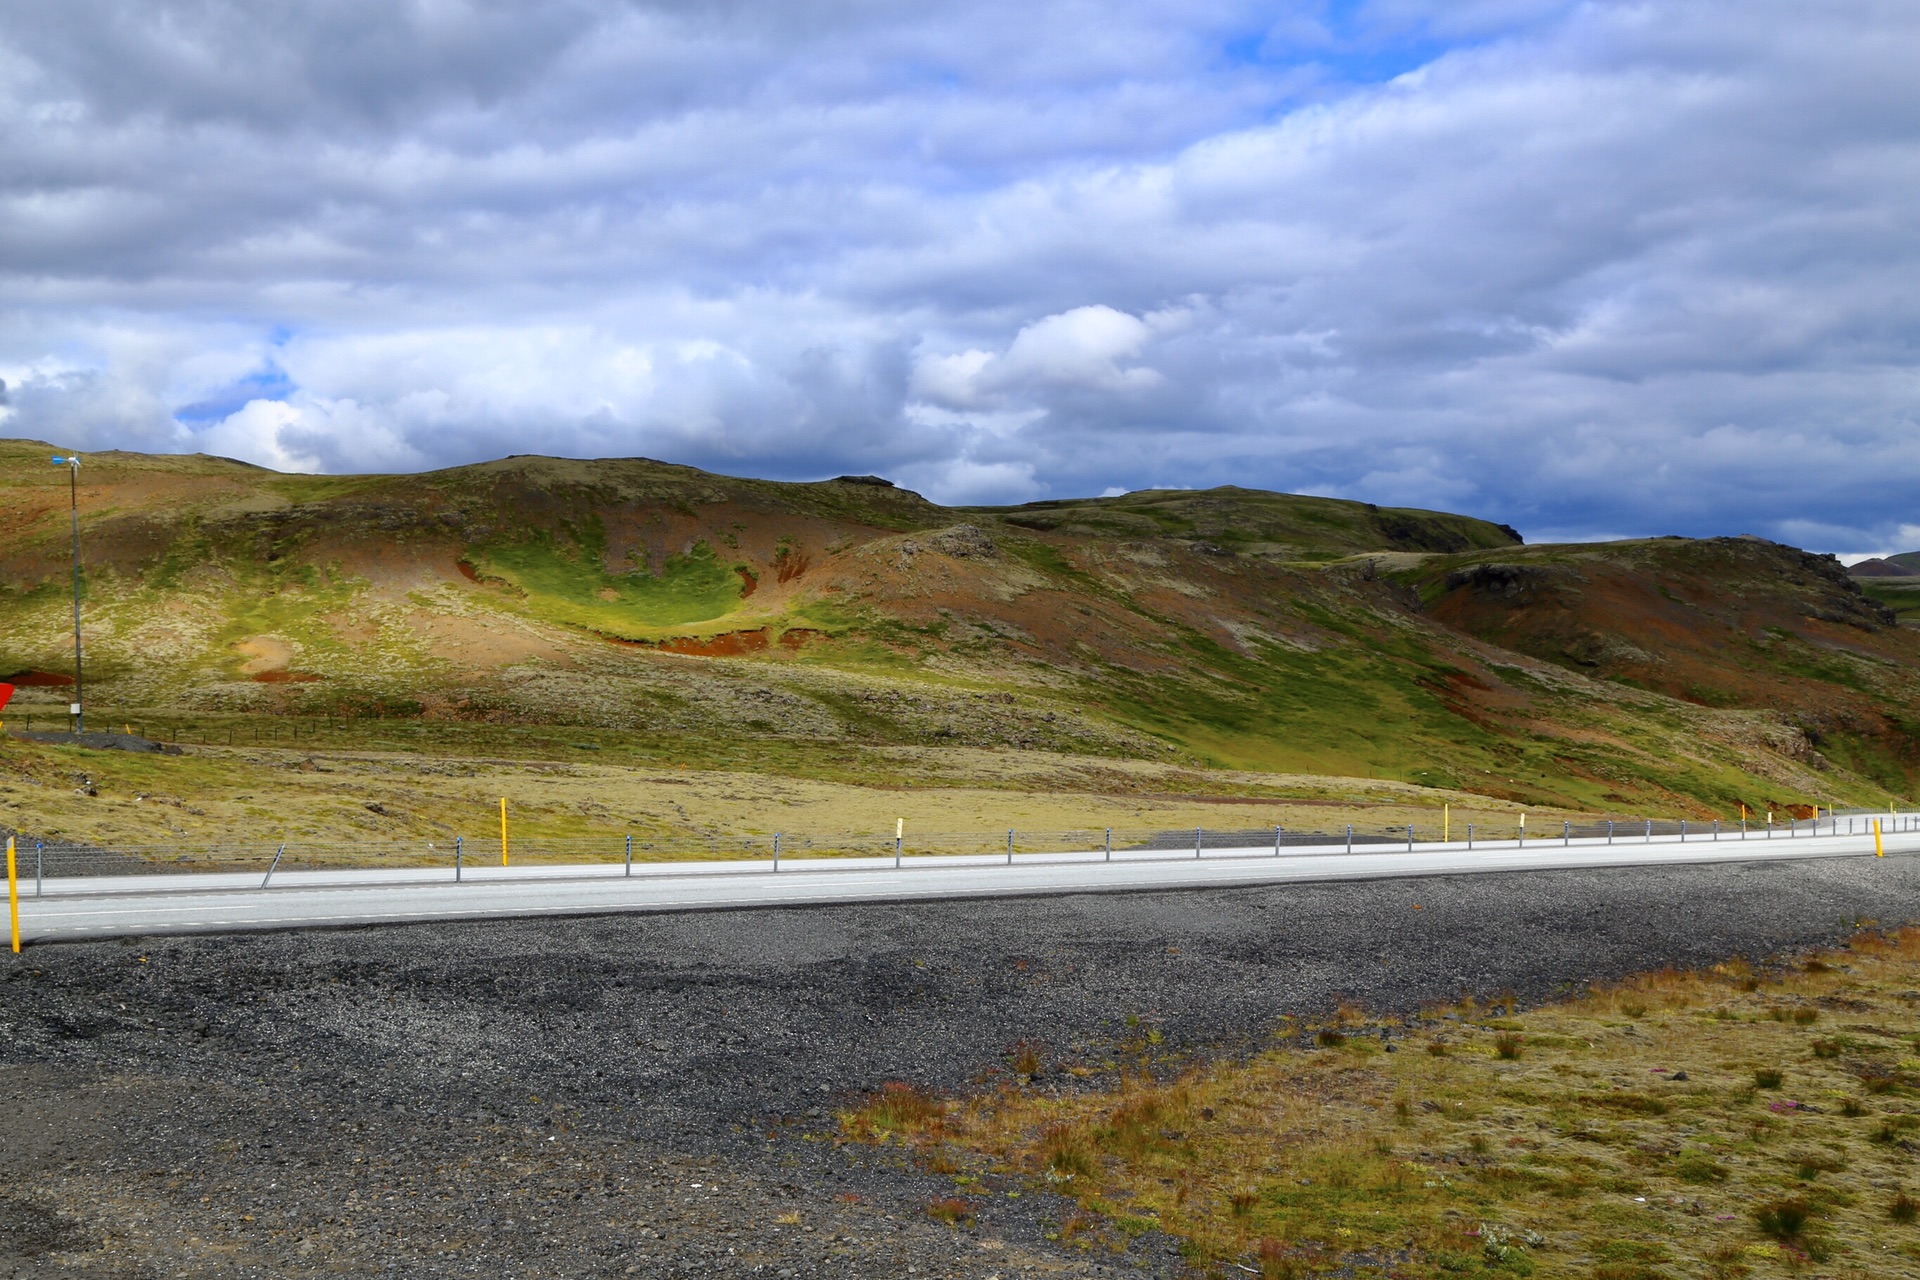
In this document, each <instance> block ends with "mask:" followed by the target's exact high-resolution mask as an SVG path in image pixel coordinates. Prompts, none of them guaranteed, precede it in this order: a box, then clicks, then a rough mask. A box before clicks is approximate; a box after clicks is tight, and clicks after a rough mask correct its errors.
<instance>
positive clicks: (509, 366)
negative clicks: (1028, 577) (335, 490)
mask: <svg viewBox="0 0 1920 1280" xmlns="http://www.w3.org/2000/svg"><path fill="white" fill-rule="evenodd" d="M0 19H4V20H3V21H0V379H4V382H5V391H4V399H5V406H4V408H0V413H4V414H5V415H6V416H5V420H4V423H0V431H4V432H5V434H9V435H15V436H31V437H35V438H39V439H44V440H48V441H52V442H55V443H57V444H59V445H61V446H64V447H73V448H80V449H103V448H109V447H119V448H133V449H147V450H165V451H193V450H202V451H206V452H212V453H220V454H227V455H230V456H235V457H241V458H246V459H249V460H251V461H255V462H260V463H264V464H267V465H270V466H275V467H279V468H283V469H299V470H315V471H366V470H389V469H408V470H412V469H423V468H428V467H434V466H441V465H447V464H452V463H458V462H467V461H474V460H478V459H482V458H487V457H492V456H497V455H500V454H505V453H526V452H545V453H559V454H568V455H576V456H605V455H630V454H640V455H645V456H649V457H656V458H663V459H667V460H671V461H676V462H685V463H690V464H693V465H696V466H702V467H708V468H712V469H715V470H720V471H726V472H730V473H735V474H747V475H761V476H771V477H779V478H791V479H812V478H818V477H822V476H831V475H835V474H839V473H842V472H850V471H851V472H877V473H879V474H882V475H886V476H890V477H892V478H894V479H896V480H897V481H899V482H901V483H903V484H907V485H910V486H911V487H913V488H916V489H919V490H921V491H922V492H924V493H926V494H928V495H929V496H931V497H934V498H937V499H940V500H944V501H949V502H985V501H992V502H1014V501H1024V500H1028V499H1032V498H1043V497H1065V496H1075V495H1082V494H1098V493H1102V492H1108V491H1113V492H1118V491H1122V490H1128V489H1137V488H1144V487H1149V486H1156V485H1157V486H1189V487H1205V486H1210V485H1215V484H1224V483H1234V484H1244V485H1257V486H1262V487H1269V488H1276V489H1286V490H1293V491H1301V492H1313V493H1326V494H1334V495H1339V496H1344V497H1353V498H1362V499H1366V500H1370V501H1375V502H1380V503H1393V504H1405V505H1418V506H1428V507H1439V508H1446V509H1451V510H1461V511H1468V512H1473V513H1476V514H1480V515H1485V516H1488V517H1490V518H1493V519H1498V520H1505V521H1510V522H1512V523H1514V524H1516V525H1518V526H1519V527H1520V528H1521V529H1522V530H1523V531H1525V532H1526V533H1527V534H1528V535H1529V537H1530V539H1532V540H1541V539H1546V538H1556V537H1559V538H1564V537H1604V536H1613V535H1627V534H1644V533H1686V534H1710V533H1737V532H1751V533H1759V534H1764V535H1768V536H1772V537H1777V538H1781V539H1784V540H1787V541H1792V542H1796V543H1799V544H1801V545H1807V546H1813V547H1816V548H1818V549H1821V550H1832V551H1837V552H1854V553H1859V552H1865V551H1873V550H1888V549H1910V548H1913V547H1920V506H1917V504H1916V501H1915V499H1916V497H1920V432H1917V431H1916V429H1915V427H1916V417H1917V416H1920V351H1917V348H1920V220H1916V215H1917V214H1920V6H1916V5H1914V4H1913V3H1911V0H1884V2H1881V0H1828V2H1827V3H1823V4H1817V5H1815V4H1808V3H1805V2H1804V0H1726V2H1721V0H1689V2H1688V3H1684V4H1663V5H1640V4H1625V3H1608V2H1606V0H1600V2H1596V3H1561V2H1558V0H1431V2H1429V0H1359V2H1354V0H1341V2H1337V3H1314V2H1310V0H1299V2H1298V3H1294V2H1291V0H1267V2H1266V3H1253V2H1250V0H1099V2H1098V3H1095V2H1094V0H966V2H963V3H952V2H949V0H61V3H59V4H57V5H51V4H46V3H44V2H42V0H0Z"/></svg>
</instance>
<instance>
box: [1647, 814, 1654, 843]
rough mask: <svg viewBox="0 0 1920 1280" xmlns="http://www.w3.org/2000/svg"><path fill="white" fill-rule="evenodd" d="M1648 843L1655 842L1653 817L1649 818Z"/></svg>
mask: <svg viewBox="0 0 1920 1280" xmlns="http://www.w3.org/2000/svg"><path fill="white" fill-rule="evenodd" d="M1647 843H1648V844H1652V843H1653V819H1652V818H1648V819H1647Z"/></svg>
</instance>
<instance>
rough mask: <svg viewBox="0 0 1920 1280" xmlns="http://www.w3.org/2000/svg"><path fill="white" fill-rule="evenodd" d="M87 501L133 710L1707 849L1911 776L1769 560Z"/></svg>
mask: <svg viewBox="0 0 1920 1280" xmlns="http://www.w3.org/2000/svg"><path fill="white" fill-rule="evenodd" d="M48 452H49V450H48V448H47V447H46V446H44V445H40V444H37V443H33V442H26V441H12V442H4V443H0V477H3V478H0V493H3V494H4V497H5V499H6V509H7V510H8V512H9V516H8V518H7V520H6V522H5V524H4V527H0V670H5V671H11V672H13V673H14V674H15V675H16V676H17V677H18V678H19V679H20V680H22V681H24V682H25V683H26V684H27V685H28V687H27V688H25V689H24V690H23V694H22V701H21V702H18V703H16V708H15V710H14V712H13V716H14V718H15V722H16V723H17V721H18V716H19V715H20V714H21V713H22V712H23V711H25V712H32V711H33V710H34V708H36V707H38V708H40V709H41V710H40V714H42V715H45V714H46V712H47V711H48V710H49V709H51V708H52V707H53V706H55V705H56V704H58V703H59V702H62V701H64V700H65V698H66V697H67V696H68V693H67V691H66V690H65V689H64V688H63V687H62V686H61V685H60V682H61V681H62V680H65V679H69V678H70V674H71V670H72V666H71V664H72V655H71V648H70V645H71V635H70V625H71V616H70V612H69V610H70V600H69V594H68V593H69V590H70V579H69V577H68V574H69V572H70V569H69V562H68V555H69V547H68V527H67V496H68V495H67V488H66V480H65V476H64V473H63V472H61V471H58V470H55V469H53V468H50V467H49V466H48V465H47V461H46V458H47V454H48ZM80 506H81V527H82V543H83V554H84V559H85V562H86V617H87V628H88V654H89V659H88V661H89V666H88V671H87V680H88V697H89V702H90V705H91V706H93V707H94V708H96V709H98V710H99V711H100V712H101V713H102V714H106V713H109V712H110V714H112V715H113V716H115V717H135V716H143V717H160V718H162V719H166V718H169V717H171V718H172V719H173V720H174V721H176V722H181V721H184V722H186V723H188V724H196V723H227V722H230V721H233V720H235V719H236V718H238V719H240V720H241V721H242V722H243V723H244V722H248V721H258V720H260V719H263V718H267V717H273V718H280V719H284V718H286V717H330V718H342V717H353V718H370V719H373V720H378V721H380V722H382V723H392V722H404V723H407V724H411V725H413V726H416V727H417V728H418V729H420V730H421V731H422V732H425V733H429V734H430V732H431V731H433V730H434V727H435V726H442V727H445V728H447V729H448V730H449V731H452V730H453V729H456V728H460V727H463V726H464V727H468V728H472V727H488V726H491V727H496V728H503V727H512V726H523V727H524V726H575V727H578V728H580V729H582V730H587V729H591V730H594V731H596V732H602V733H606V734H612V735H617V736H622V740H624V741H631V742H634V743H638V744H643V745H646V746H647V747H648V748H649V749H652V750H654V751H656V752H660V753H666V754H670V755H672V756H674V757H676V758H678V759H681V760H684V761H691V762H695V763H699V762H701V761H703V760H709V759H714V758H718V757H721V756H724V757H726V758H728V759H731V760H735V761H745V762H747V763H748V764H752V763H754V762H756V761H758V762H761V763H763V764H766V765H767V767H770V768H773V767H788V766H787V765H781V764H779V761H781V760H786V761H789V762H791V760H792V759H794V758H797V756H798V755H807V756H808V758H809V759H813V760H816V761H818V760H824V759H829V758H831V756H832V753H833V752H834V751H835V750H836V749H845V748H849V747H852V746H862V747H871V746H875V745H882V746H884V745H898V746H902V747H918V748H939V747H984V748H993V749H996V750H1006V749H1026V750H1036V751H1051V752H1059V753H1066V754H1068V755H1070V756H1075V757H1082V758H1090V759H1103V758H1106V759H1125V758H1133V759H1143V760H1163V761H1180V762H1188V763H1192V764H1195V765H1205V766H1214V767H1219V768H1231V769H1241V770H1252V771H1257V772H1274V771H1289V772H1299V773H1314V774H1334V775H1351V776H1368V775H1379V776H1392V777H1397V778H1400V779H1403V780H1407V781H1413V782H1417V783H1423V784H1428V785H1433V786H1442V787H1449V788H1454V789H1457V790H1461V791H1468V792H1474V793H1478V794H1480V795H1484V796H1490V797H1496V798H1501V799H1508V800H1514V801H1519V802H1523V803H1528V804H1552V805H1560V806H1566V807H1572V808H1581V809H1587V810H1633V809H1643V808H1646V807H1661V808H1663V809H1664V811H1666V812H1694V813H1700V814H1703V815H1704V814H1707V813H1717V814H1728V813H1731V812H1733V811H1734V810H1735V809H1736V808H1737V806H1738V805H1739V804H1743V803H1744V804H1747V805H1749V806H1752V807H1755V808H1760V807H1765V806H1767V805H1769V804H1786V803H1796V802H1797V803H1805V802H1809V801H1818V802H1821V803H1831V802H1835V801H1838V802H1841V803H1848V802H1861V803H1867V802H1872V803H1879V802H1881V801H1882V800H1884V798H1885V797H1886V796H1887V795H1889V794H1895V793H1897V794H1908V793H1910V791H1911V789H1912V779H1913V777H1914V771H1915V769H1916V767H1920V741H1917V740H1916V735H1917V734H1920V720H1916V719H1915V718H1914V717H1913V715H1912V712H1911V711H1910V710H1909V708H1911V707H1912V706H1913V704H1914V697H1915V694H1916V693H1917V692H1920V636H1916V635H1915V634H1914V633H1912V632H1910V631H1907V630H1905V629H1903V628H1900V627H1898V626H1896V625H1895V623H1894V619H1893V616H1892V615H1891V614H1890V613H1889V612H1888V611H1887V610H1886V609H1885V608H1883V607H1881V606H1880V605H1878V604H1876V603H1875V602H1874V601H1872V600H1870V599H1868V598H1867V596H1865V595H1863V594H1862V592H1861V590H1860V588H1859V586H1858V584H1857V583H1856V582H1855V581H1854V580H1853V579H1852V578H1850V577H1849V576H1848V575H1847V574H1846V572H1845V571H1843V570H1842V569H1840V567H1839V566H1838V564H1837V563H1836V562H1835V561H1833V560H1832V559H1831V558H1829V557H1817V556H1812V555H1809V554H1807V553H1805V552H1801V551H1798V550H1796V549H1793V548H1790V547H1785V546H1780V545H1777V544H1773V543H1768V542H1763V541H1758V540H1754V539H1742V538H1724V539H1709V540H1702V541H1687V540H1676V539H1655V540H1648V541H1637V542H1623V543H1610V544H1599V545H1591V546H1570V547H1527V546H1523V545H1521V543H1520V541H1519V538H1518V535H1517V534H1516V533H1515V532H1514V531H1513V530H1511V529H1507V528H1504V527H1503V526H1499V525H1495V524H1491V523H1488V522H1486V521H1481V520H1476V519H1472V518H1470V517H1467V516H1461V515H1451V514H1446V513H1441V512H1432V511H1421V510H1411V509H1390V508H1376V507H1373V506H1369V505H1367V504H1362V503H1353V502H1344V501H1338V500H1334V499H1326V498H1313V497H1301V496H1295V495H1287V494H1277V493H1266V492H1261V491H1256V490H1247V489H1238V488H1223V489H1215V490H1210V491H1205V492H1188V491H1177V492H1175V491H1149V492H1141V493H1132V494H1127V495H1124V496H1120V497H1115V498H1101V499H1083V500H1074V501H1062V502H1042V503H1030V504H1026V505H1022V506H1017V507H975V508H965V509H956V508H945V507H941V506H938V505H936V504H934V503H931V502H929V501H927V500H926V499H924V498H922V497H920V496H919V495H917V494H914V493H910V492H908V491H905V490H902V489H899V488H896V487H894V486H892V485H889V484H887V483H886V482H885V481H883V480H877V479H876V478H873V477H845V478H842V479H838V480H829V481H822V482H818V483H805V484H788V483H777V482H771V481H760V480H750V479H738V478H732V477H726V476H719V475H713V474H710V473H706V472H701V471H697V470H693V469H690V468H686V467H678V466H672V465H668V464H663V463H657V462H650V461H646V460H641V459H612V460H600V461H575V460H564V459H554V458H544V457H515V458H507V459H502V460H499V461H495V462H488V463H482V464H479V465H475V466H467V467H458V468H452V469H448V470H444V471H436V472H428V473H424V474H418V475H369V476H299V475H281V474H277V473H274V472H271V471H266V470H263V469H260V468H257V467H252V466H248V465H246V464H243V463H238V462H233V461H229V460H224V459H218V458H207V457H173V456H146V455H139V454H125V453H102V454H95V455H91V456H89V457H87V458H86V460H85V464H84V467H83V469H82V472H81V486H80ZM809 753H811V754H809Z"/></svg>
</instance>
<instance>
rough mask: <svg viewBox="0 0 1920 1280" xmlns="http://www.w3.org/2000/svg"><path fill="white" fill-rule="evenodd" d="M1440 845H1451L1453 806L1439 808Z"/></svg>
mask: <svg viewBox="0 0 1920 1280" xmlns="http://www.w3.org/2000/svg"><path fill="white" fill-rule="evenodd" d="M1440 843H1441V844H1452V843H1453V806H1452V805H1450V804H1443V805H1441V806H1440Z"/></svg>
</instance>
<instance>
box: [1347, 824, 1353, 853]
mask: <svg viewBox="0 0 1920 1280" xmlns="http://www.w3.org/2000/svg"><path fill="white" fill-rule="evenodd" d="M1347 852H1348V853H1352V852H1353V824H1352V823H1351V822H1349V823H1348V824H1347Z"/></svg>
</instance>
